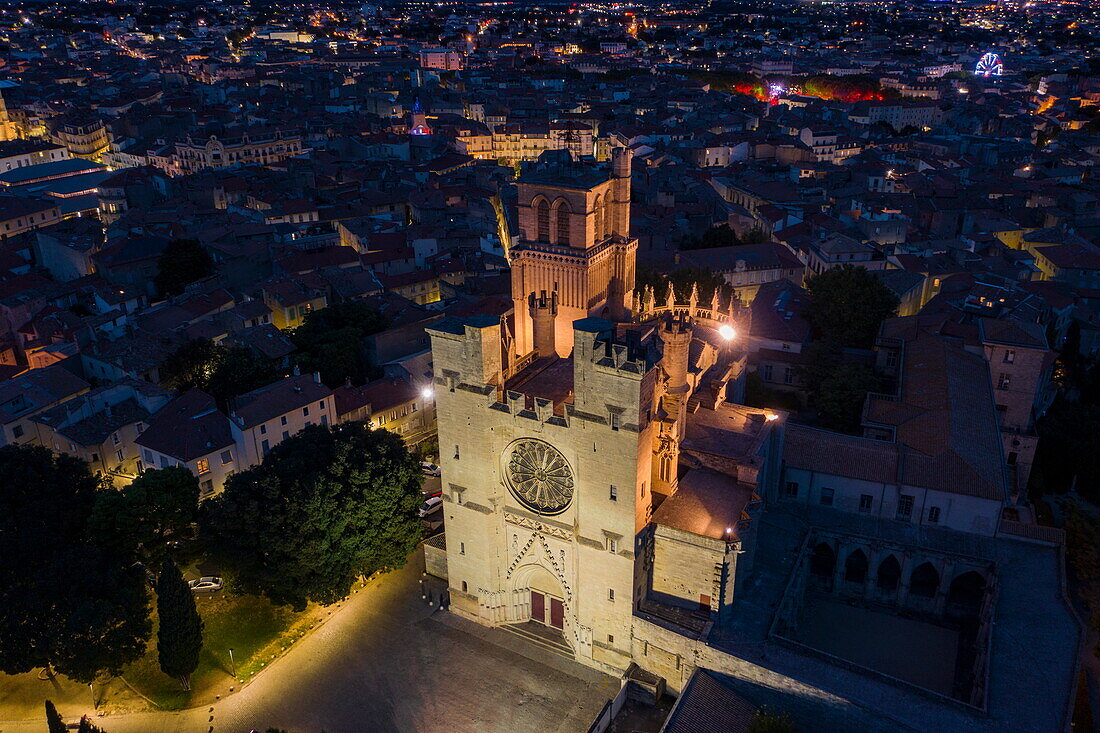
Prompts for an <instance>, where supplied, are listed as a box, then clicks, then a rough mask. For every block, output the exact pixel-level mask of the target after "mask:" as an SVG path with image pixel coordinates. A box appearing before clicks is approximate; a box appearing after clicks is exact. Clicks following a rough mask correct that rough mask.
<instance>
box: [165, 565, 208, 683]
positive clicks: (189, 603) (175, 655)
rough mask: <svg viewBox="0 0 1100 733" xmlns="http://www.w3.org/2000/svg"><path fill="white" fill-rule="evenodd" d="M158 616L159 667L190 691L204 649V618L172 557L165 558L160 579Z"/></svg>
mask: <svg viewBox="0 0 1100 733" xmlns="http://www.w3.org/2000/svg"><path fill="white" fill-rule="evenodd" d="M157 618H158V622H159V625H158V627H157V658H158V660H159V662H160V669H161V671H162V672H164V673H165V674H166V675H168V676H169V677H175V678H176V679H178V680H179V681H180V684H181V685H183V689H185V690H189V689H191V675H192V674H193V673H194V672H195V670H196V669H198V667H199V654H200V653H201V652H202V619H201V618H200V617H199V612H198V609H196V608H195V596H194V594H193V593H192V592H191V589H190V588H189V587H188V586H187V581H186V580H184V579H183V575H182V574H181V573H180V569H179V568H178V567H176V564H175V563H174V562H172V559H171V558H169V557H166V558H164V563H163V565H162V566H161V571H160V577H159V578H157Z"/></svg>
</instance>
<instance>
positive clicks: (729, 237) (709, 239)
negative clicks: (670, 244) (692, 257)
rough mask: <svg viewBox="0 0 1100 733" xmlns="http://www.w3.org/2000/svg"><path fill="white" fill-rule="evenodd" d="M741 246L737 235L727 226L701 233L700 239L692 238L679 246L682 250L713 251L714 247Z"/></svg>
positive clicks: (723, 225)
mask: <svg viewBox="0 0 1100 733" xmlns="http://www.w3.org/2000/svg"><path fill="white" fill-rule="evenodd" d="M738 244H741V240H739V239H738V238H737V234H736V233H735V232H734V231H733V230H732V229H730V225H729V224H719V225H718V226H716V227H711V228H710V229H708V230H706V231H705V232H703V236H702V237H698V238H692V239H689V240H687V241H686V242H684V243H683V244H681V245H680V249H682V250H690V249H713V248H715V247H734V246H736V245H738Z"/></svg>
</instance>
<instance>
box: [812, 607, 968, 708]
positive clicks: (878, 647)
mask: <svg viewBox="0 0 1100 733" xmlns="http://www.w3.org/2000/svg"><path fill="white" fill-rule="evenodd" d="M798 631H799V637H800V638H799V639H798V640H799V641H801V642H802V643H804V644H806V645H808V646H811V647H813V648H815V649H820V650H821V651H823V652H826V653H828V654H832V655H833V656H834V657H840V658H841V659H847V660H848V661H849V662H854V663H856V664H858V665H860V666H861V667H866V668H868V669H873V670H876V671H878V672H882V673H883V674H887V675H890V676H891V677H896V678H897V679H899V680H905V681H906V682H910V683H912V684H914V685H918V686H920V687H923V688H925V689H928V690H932V691H933V692H938V693H939V694H941V695H946V696H948V697H950V696H951V694H952V692H953V685H954V681H955V660H956V658H957V657H958V646H959V632H958V631H956V630H952V629H949V628H946V627H945V626H938V625H936V624H932V623H928V622H927V621H922V620H919V619H916V618H905V617H903V616H899V615H897V614H894V613H887V612H884V611H878V610H875V609H871V608H864V607H861V606H853V605H850V604H848V603H843V602H839V601H836V600H832V599H829V598H823V597H815V598H811V599H810V600H809V601H808V603H807V604H806V612H805V620H804V622H803V623H802V625H801V626H800V627H799V629H798Z"/></svg>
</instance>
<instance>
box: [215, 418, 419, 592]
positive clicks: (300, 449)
mask: <svg viewBox="0 0 1100 733" xmlns="http://www.w3.org/2000/svg"><path fill="white" fill-rule="evenodd" d="M420 486H421V476H420V468H419V465H418V464H417V459H416V458H415V457H414V456H413V454H411V453H410V452H409V451H408V450H406V449H405V446H404V444H403V443H402V442H401V440H400V439H399V438H398V437H397V436H396V435H394V434H393V433H390V432H387V431H385V430H370V429H369V428H368V427H367V426H366V425H364V424H362V423H348V424H345V425H340V426H336V427H323V426H320V425H313V426H310V427H307V428H306V429H305V430H303V431H302V432H301V433H299V434H298V435H295V436H294V437H291V438H289V439H287V440H284V441H282V442H281V443H279V445H277V446H275V448H273V449H272V450H271V452H270V453H268V455H267V456H266V457H265V458H264V460H263V462H262V463H261V464H260V465H259V466H256V467H254V468H251V469H249V470H247V471H244V472H242V473H239V474H235V475H233V476H231V477H230V478H229V480H228V481H227V482H226V486H225V491H223V492H222V494H221V495H220V496H218V497H216V498H214V499H212V500H210V501H208V502H206V503H205V504H204V506H203V511H202V518H201V526H202V532H203V535H204V536H205V537H206V540H207V543H208V546H209V547H210V549H211V551H212V553H213V554H214V555H215V556H216V557H217V558H218V559H219V560H220V561H221V563H222V566H223V567H224V568H225V569H226V571H227V572H228V574H229V575H230V577H231V578H232V579H233V581H234V583H235V584H236V586H237V587H238V588H240V589H241V590H243V591H245V592H247V593H261V594H263V595H266V596H267V597H269V598H270V599H271V600H272V601H273V602H275V603H278V604H284V605H285V604H289V605H291V606H293V607H294V608H296V609H301V608H304V607H305V605H306V603H307V602H309V601H316V602H318V603H323V604H329V603H334V602H335V601H338V600H340V599H342V598H344V597H346V596H347V595H348V593H349V592H350V590H351V585H352V583H353V582H354V581H355V579H356V578H358V577H359V576H362V575H369V574H371V573H373V572H375V571H378V570H385V569H389V568H394V567H400V566H401V565H403V564H404V563H405V559H406V557H407V556H408V554H409V553H410V552H412V550H413V548H415V546H416V543H417V541H418V540H419V537H420V532H421V523H420V521H419V519H418V518H417V517H416V512H415V510H416V507H417V506H418V505H419V503H420V501H421V497H420Z"/></svg>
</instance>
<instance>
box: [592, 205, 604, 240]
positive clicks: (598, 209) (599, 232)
mask: <svg viewBox="0 0 1100 733" xmlns="http://www.w3.org/2000/svg"><path fill="white" fill-rule="evenodd" d="M593 211H594V213H595V216H594V217H593V218H594V224H593V226H592V229H593V237H594V239H595V240H596V241H597V242H598V241H600V240H601V239H603V199H602V198H601V197H599V196H597V197H596V205H595V207H594V208H593Z"/></svg>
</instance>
